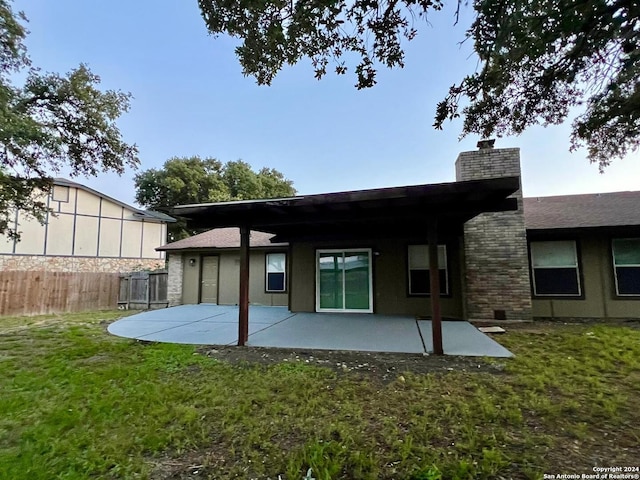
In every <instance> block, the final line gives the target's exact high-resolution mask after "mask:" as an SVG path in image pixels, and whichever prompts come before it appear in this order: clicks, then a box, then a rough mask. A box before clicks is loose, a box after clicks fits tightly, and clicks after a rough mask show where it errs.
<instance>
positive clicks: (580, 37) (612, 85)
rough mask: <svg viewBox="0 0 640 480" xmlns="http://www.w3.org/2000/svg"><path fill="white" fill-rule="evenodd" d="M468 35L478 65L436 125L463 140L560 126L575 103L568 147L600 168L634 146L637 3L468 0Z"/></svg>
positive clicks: (639, 118)
mask: <svg viewBox="0 0 640 480" xmlns="http://www.w3.org/2000/svg"><path fill="white" fill-rule="evenodd" d="M475 10H476V13H477V17H476V20H475V22H474V23H473V25H472V27H471V29H470V30H469V36H470V37H471V38H473V40H474V44H475V51H476V53H477V54H478V56H479V57H480V60H481V62H482V69H481V70H480V71H479V72H476V73H475V74H474V75H471V76H468V77H466V78H465V79H464V80H463V81H462V82H461V83H460V84H459V85H454V86H453V87H451V89H450V90H449V95H448V96H447V98H446V99H445V100H444V101H443V102H441V103H440V104H439V105H438V111H437V115H436V126H437V127H441V126H442V123H443V121H444V120H445V119H447V118H454V117H456V116H458V114H459V111H460V107H459V103H460V99H461V98H464V97H466V98H468V99H469V100H470V103H469V105H467V106H466V107H464V108H463V109H462V112H463V114H464V117H465V120H464V129H463V134H468V133H479V134H481V135H484V136H488V135H492V134H498V135H506V134H519V133H521V132H523V131H524V130H525V129H526V128H527V127H529V126H531V125H534V124H543V125H548V124H559V123H562V122H563V121H564V120H565V119H566V118H567V116H568V115H569V114H570V112H571V109H573V108H574V107H579V106H584V107H585V109H584V112H583V113H582V114H580V115H579V116H578V117H577V118H576V119H575V120H574V122H573V130H572V135H571V147H572V149H576V148H578V147H581V146H587V148H588V154H589V159H590V160H591V161H592V162H597V163H598V164H599V165H600V168H601V169H602V168H604V167H606V166H607V165H609V163H610V162H611V160H612V159H613V158H616V157H622V156H624V155H625V154H626V153H627V152H629V151H633V150H635V149H637V148H638V146H639V145H640V82H638V78H640V48H639V47H640V5H638V2H634V1H628V0H620V1H613V0H588V1H586V0H562V1H556V2H547V1H539V0H538V1H522V0H519V1H513V2H506V1H496V0H483V1H479V2H476V3H475Z"/></svg>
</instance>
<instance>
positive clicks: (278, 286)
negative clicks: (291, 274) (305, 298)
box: [266, 253, 287, 292]
mask: <svg viewBox="0 0 640 480" xmlns="http://www.w3.org/2000/svg"><path fill="white" fill-rule="evenodd" d="M286 268H287V254H286V253H267V278H266V283H267V284H266V290H267V292H284V291H285V290H286V287H285V286H286V282H285V272H286Z"/></svg>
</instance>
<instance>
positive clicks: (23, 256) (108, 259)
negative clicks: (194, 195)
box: [0, 178, 175, 273]
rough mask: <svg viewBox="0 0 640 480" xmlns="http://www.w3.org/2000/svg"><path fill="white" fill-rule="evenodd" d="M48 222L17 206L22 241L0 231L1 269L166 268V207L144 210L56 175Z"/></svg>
mask: <svg viewBox="0 0 640 480" xmlns="http://www.w3.org/2000/svg"><path fill="white" fill-rule="evenodd" d="M46 202H47V205H48V206H49V207H50V208H51V209H52V210H53V213H51V214H48V215H47V218H46V221H45V223H44V224H40V223H39V222H38V221H36V220H34V219H33V218H30V217H28V216H27V215H25V213H24V212H20V211H16V212H15V220H14V224H13V225H12V227H13V228H16V229H17V230H18V231H20V232H21V239H20V241H15V240H13V239H10V238H8V237H7V236H5V235H0V271H5V272H6V271H45V272H95V273H118V272H130V271H132V270H142V269H149V270H154V269H158V268H163V267H164V265H165V254H164V252H162V251H156V247H157V246H158V245H164V244H165V243H166V238H167V223H168V222H174V221H175V220H174V219H173V218H172V217H170V216H168V215H165V214H163V213H159V212H154V211H149V210H141V209H138V208H136V207H132V206H130V205H127V204H126V203H123V202H121V201H119V200H116V199H115V198H111V197H109V196H107V195H105V194H103V193H100V192H98V191H96V190H93V189H92V188H89V187H86V186H84V185H82V184H79V183H76V182H72V181H70V180H66V179H62V178H57V179H55V181H54V186H53V189H52V191H51V193H50V194H49V195H48V196H47V199H46Z"/></svg>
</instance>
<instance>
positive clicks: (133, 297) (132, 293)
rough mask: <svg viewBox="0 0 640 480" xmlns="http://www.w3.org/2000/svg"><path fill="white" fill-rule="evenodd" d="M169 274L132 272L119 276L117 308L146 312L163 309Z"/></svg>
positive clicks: (165, 304)
mask: <svg viewBox="0 0 640 480" xmlns="http://www.w3.org/2000/svg"><path fill="white" fill-rule="evenodd" d="M168 277H169V274H168V273H167V272H165V271H160V272H133V273H130V274H127V275H121V276H120V289H119V294H118V306H119V308H127V309H128V308H131V309H134V310H147V309H150V308H165V307H167V306H169V302H168V300H167V285H168Z"/></svg>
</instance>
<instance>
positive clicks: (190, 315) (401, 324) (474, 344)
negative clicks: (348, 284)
mask: <svg viewBox="0 0 640 480" xmlns="http://www.w3.org/2000/svg"><path fill="white" fill-rule="evenodd" d="M431 329H432V325H431V321H430V320H416V319H415V318H411V317H408V316H395V315H376V314H360V315H354V314H338V313H291V312H290V311H288V310H287V309H286V308H285V307H264V306H252V307H251V308H250V313H249V335H248V339H247V342H246V345H248V346H254V347H278V348H294V349H318V350H355V351H369V352H393V353H414V354H416V353H417V354H431V353H433V351H434V348H433V342H432V341H431ZM108 330H109V332H110V333H112V334H113V335H117V336H121V337H127V338H135V339H137V340H146V341H154V342H169V343H185V344H194V345H235V344H236V343H237V342H238V307H235V306H223V305H207V304H199V305H181V306H178V307H171V308H168V309H162V310H151V311H148V312H143V313H138V314H136V315H132V316H129V317H125V318H123V319H121V320H118V321H117V322H115V323H112V324H111V325H109V328H108ZM442 330H443V350H444V353H445V354H446V355H461V356H473V357H482V356H487V357H511V356H513V355H512V354H511V352H509V351H508V350H507V349H506V348H504V347H503V346H502V345H500V344H499V343H497V342H496V341H494V340H493V339H491V338H490V337H488V336H487V335H485V334H483V333H482V332H480V331H479V330H478V329H477V328H475V327H474V326H473V325H471V324H470V323H468V322H462V321H444V322H442Z"/></svg>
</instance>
